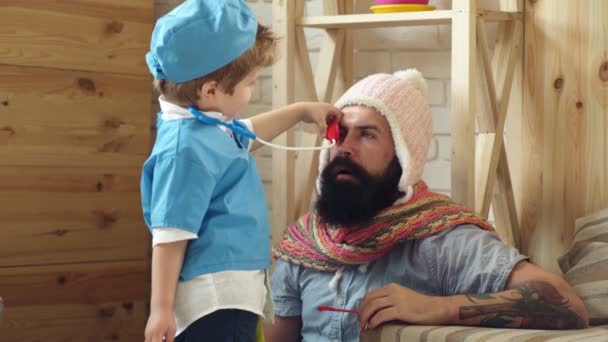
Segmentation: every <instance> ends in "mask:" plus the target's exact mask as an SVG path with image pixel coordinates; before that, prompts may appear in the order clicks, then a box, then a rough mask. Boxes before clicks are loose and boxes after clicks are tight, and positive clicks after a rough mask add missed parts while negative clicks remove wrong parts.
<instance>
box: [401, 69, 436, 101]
mask: <svg viewBox="0 0 608 342" xmlns="http://www.w3.org/2000/svg"><path fill="white" fill-rule="evenodd" d="M393 75H394V76H395V77H398V78H400V79H402V80H404V81H407V82H409V83H410V84H411V85H412V86H413V87H414V88H416V89H418V90H419V91H420V92H421V93H422V95H424V97H425V98H428V92H429V88H428V86H427V85H426V81H425V80H424V77H423V76H422V73H420V71H418V70H416V69H407V70H400V71H396V72H395V73H393Z"/></svg>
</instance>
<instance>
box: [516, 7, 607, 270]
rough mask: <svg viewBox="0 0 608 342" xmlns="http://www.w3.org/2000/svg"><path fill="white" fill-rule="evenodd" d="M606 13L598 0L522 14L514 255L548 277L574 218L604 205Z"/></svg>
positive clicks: (605, 160) (570, 232) (605, 202)
mask: <svg viewBox="0 0 608 342" xmlns="http://www.w3.org/2000/svg"><path fill="white" fill-rule="evenodd" d="M607 11H608V4H607V3H606V2H605V1H602V0H587V1H581V2H576V3H571V2H566V3H560V4H557V3H556V2H554V1H537V2H535V3H533V4H532V3H530V2H527V3H526V8H525V12H526V14H525V15H526V18H525V26H526V28H525V31H526V32H525V40H526V48H525V51H524V53H525V62H524V68H525V69H524V75H525V77H526V78H525V80H524V85H525V89H524V114H523V117H524V124H523V133H522V137H523V144H522V146H523V148H524V149H523V150H522V151H521V152H520V154H519V155H520V156H521V158H522V159H524V161H525V162H523V163H522V164H523V175H522V178H523V179H522V189H525V191H524V192H523V195H522V199H521V202H522V203H521V207H522V208H523V213H522V228H523V229H522V241H523V248H522V251H523V252H524V253H526V254H528V255H530V256H531V257H532V260H533V261H534V262H535V263H537V264H538V265H539V266H541V267H544V268H546V269H549V270H551V271H554V272H556V273H559V272H560V270H559V267H558V266H557V263H556V259H557V257H558V256H560V255H561V254H562V253H564V251H565V248H567V246H568V245H569V243H570V241H571V236H572V233H573V229H574V219H575V218H576V217H579V216H582V215H584V214H587V213H590V212H592V211H594V210H597V209H599V208H602V207H604V208H605V207H608V192H607V191H606V189H607V188H608V163H607V158H608V152H607V150H608V144H607V140H606V127H607V120H608V119H607V118H608V100H607V99H608V93H607V92H606V89H607V84H608V83H607V82H608V76H606V73H605V72H604V70H606V69H604V68H605V66H606V65H608V64H606V62H607V57H606V51H607V50H608V36H607V35H606V32H608V23H606V22H605V19H604V17H605V13H606V12H607ZM564 13H568V14H569V15H563V14H564Z"/></svg>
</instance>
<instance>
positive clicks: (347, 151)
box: [338, 133, 354, 157]
mask: <svg viewBox="0 0 608 342" xmlns="http://www.w3.org/2000/svg"><path fill="white" fill-rule="evenodd" d="M353 152H354V146H353V141H352V137H351V136H350V134H348V133H347V134H346V135H345V136H344V137H343V138H342V139H340V141H339V142H338V155H340V156H345V157H350V156H352V155H353Z"/></svg>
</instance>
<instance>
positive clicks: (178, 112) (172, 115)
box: [158, 96, 231, 122]
mask: <svg viewBox="0 0 608 342" xmlns="http://www.w3.org/2000/svg"><path fill="white" fill-rule="evenodd" d="M158 103H159V104H160V110H161V112H162V114H161V116H160V118H161V119H163V120H165V121H170V120H180V119H194V115H192V113H190V111H189V110H188V109H187V108H184V107H181V106H178V105H176V104H174V103H171V102H169V101H167V100H165V98H164V97H162V96H160V97H159V98H158ZM204 114H205V115H207V116H208V117H211V118H214V119H218V120H221V121H224V122H230V121H231V119H230V118H228V117H226V116H225V115H224V114H222V113H219V112H204Z"/></svg>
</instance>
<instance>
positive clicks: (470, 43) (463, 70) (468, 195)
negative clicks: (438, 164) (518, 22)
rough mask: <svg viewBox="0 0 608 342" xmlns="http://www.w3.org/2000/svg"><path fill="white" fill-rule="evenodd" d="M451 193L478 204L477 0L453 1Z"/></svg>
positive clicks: (470, 204) (468, 203)
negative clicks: (476, 123)
mask: <svg viewBox="0 0 608 342" xmlns="http://www.w3.org/2000/svg"><path fill="white" fill-rule="evenodd" d="M452 9H453V11H454V18H453V19H452V78H451V82H452V113H451V115H452V121H451V122H452V127H451V134H452V159H451V160H452V163H451V168H452V170H451V179H452V182H451V184H452V197H453V198H454V200H455V201H456V202H458V203H461V204H463V205H465V206H467V207H469V208H474V207H475V94H476V89H475V82H476V80H477V79H476V63H477V58H476V52H477V45H476V43H477V41H476V32H477V30H476V15H475V13H476V12H477V2H476V1H468V0H454V1H453V2H452Z"/></svg>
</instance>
